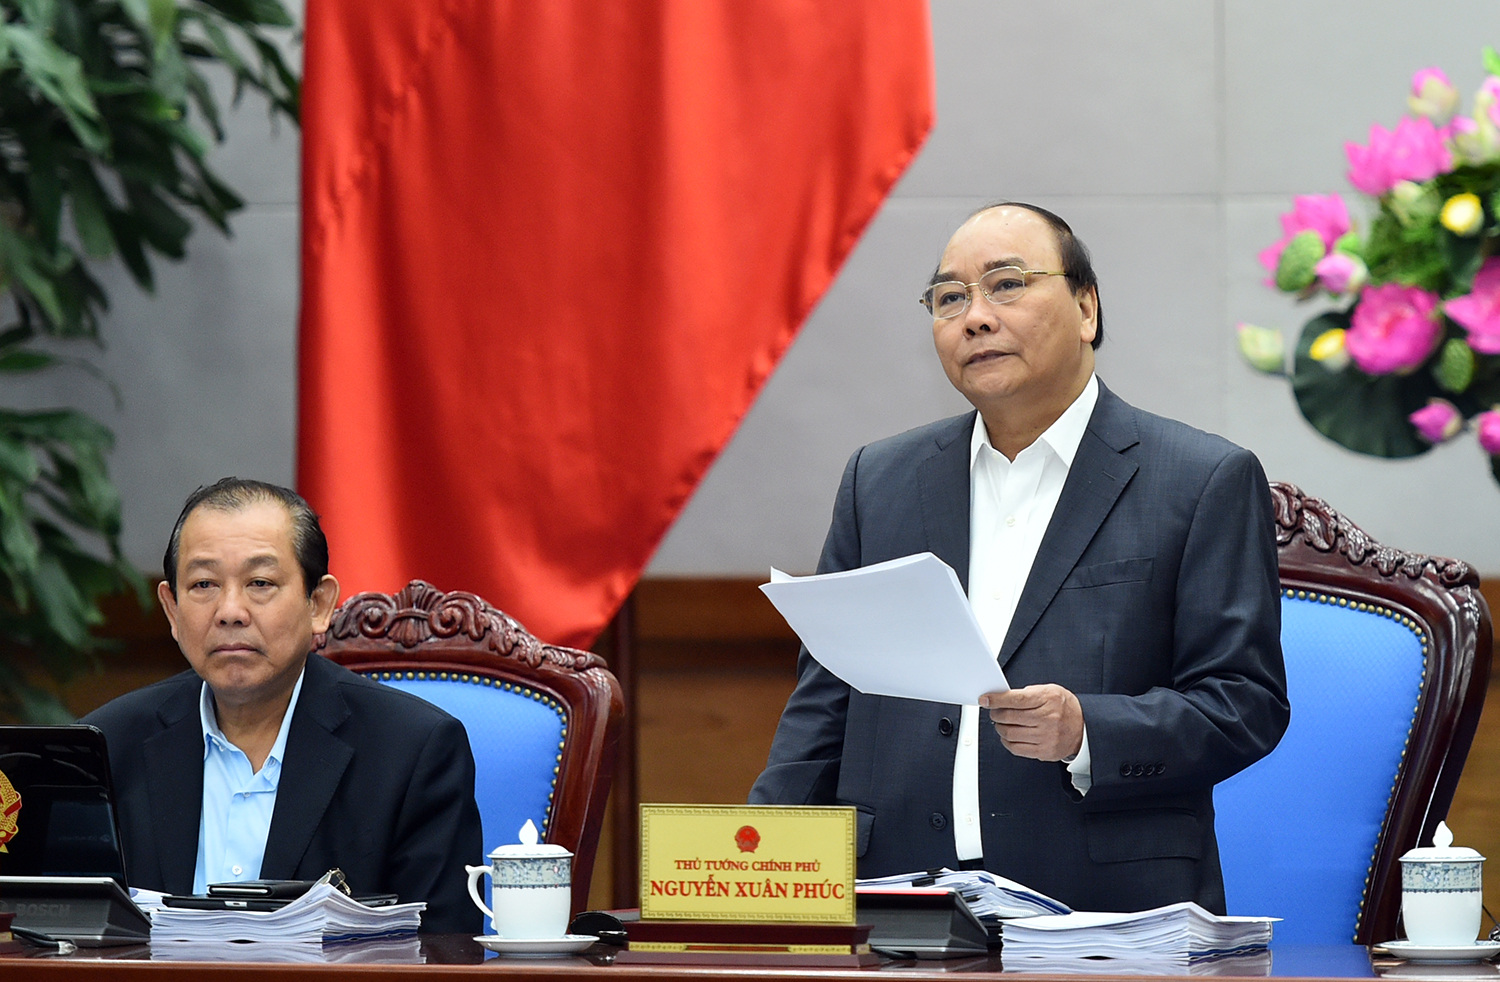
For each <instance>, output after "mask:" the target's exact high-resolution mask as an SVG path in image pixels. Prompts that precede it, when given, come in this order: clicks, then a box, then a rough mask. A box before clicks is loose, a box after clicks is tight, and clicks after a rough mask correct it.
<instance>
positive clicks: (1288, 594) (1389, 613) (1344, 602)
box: [1281, 587, 1432, 941]
mask: <svg viewBox="0 0 1500 982" xmlns="http://www.w3.org/2000/svg"><path fill="white" fill-rule="evenodd" d="M1281 595H1282V596H1283V597H1285V598H1287V599H1293V598H1295V599H1297V600H1314V601H1316V602H1318V603H1320V604H1333V603H1337V604H1338V605H1339V606H1340V607H1346V608H1349V609H1352V610H1357V611H1360V612H1362V613H1367V614H1378V615H1379V616H1381V617H1388V618H1390V619H1391V620H1393V621H1395V622H1396V623H1398V624H1400V625H1401V626H1402V627H1404V628H1406V629H1407V630H1409V631H1411V633H1412V634H1414V635H1416V637H1417V643H1418V644H1419V645H1420V646H1421V649H1422V674H1421V685H1420V686H1419V687H1418V688H1419V692H1420V689H1422V688H1425V687H1426V685H1427V658H1428V655H1430V654H1431V652H1432V643H1431V638H1430V637H1429V636H1428V635H1427V632H1426V631H1423V630H1422V628H1421V625H1419V624H1418V623H1417V622H1416V621H1415V620H1413V619H1412V618H1410V617H1408V616H1407V615H1406V614H1402V613H1399V612H1398V611H1395V610H1392V609H1391V608H1389V607H1381V606H1379V605H1377V604H1371V603H1365V602H1364V601H1355V602H1353V603H1351V602H1350V601H1349V600H1348V598H1346V597H1334V596H1332V595H1330V594H1326V593H1318V592H1315V591H1314V592H1311V593H1310V592H1309V591H1307V590H1295V591H1294V590H1292V589H1291V588H1290V587H1283V588H1282V590H1281ZM1421 702H1422V700H1421V698H1420V694H1419V696H1418V699H1417V704H1416V705H1414V706H1413V707H1412V711H1411V722H1410V723H1408V724H1407V727H1406V740H1405V741H1404V743H1403V746H1402V747H1401V758H1400V761H1399V763H1398V765H1397V767H1396V774H1395V776H1394V777H1393V778H1392V780H1391V790H1390V791H1389V793H1387V794H1386V796H1385V810H1386V814H1387V815H1389V814H1390V810H1391V802H1392V800H1394V799H1395V797H1396V787H1397V786H1398V785H1399V784H1400V783H1401V769H1402V768H1403V767H1405V766H1406V753H1407V750H1408V749H1410V747H1411V737H1412V734H1413V733H1414V732H1415V731H1416V728H1417V710H1418V709H1419V708H1420V707H1421ZM1381 831H1382V832H1384V831H1385V823H1384V822H1381ZM1374 878H1375V855H1374V854H1373V853H1372V854H1371V855H1370V865H1369V867H1368V868H1367V869H1366V870H1365V888H1364V890H1362V891H1360V898H1359V911H1358V912H1357V913H1356V915H1355V927H1356V930H1357V929H1358V922H1359V916H1360V915H1362V914H1363V913H1364V910H1365V897H1366V896H1367V895H1368V894H1369V889H1370V883H1371V882H1372V881H1373V880H1374ZM1349 940H1351V941H1356V940H1358V938H1357V936H1355V935H1351V936H1350V939H1349Z"/></svg>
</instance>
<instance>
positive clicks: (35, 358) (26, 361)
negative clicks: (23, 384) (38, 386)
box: [0, 351, 58, 372]
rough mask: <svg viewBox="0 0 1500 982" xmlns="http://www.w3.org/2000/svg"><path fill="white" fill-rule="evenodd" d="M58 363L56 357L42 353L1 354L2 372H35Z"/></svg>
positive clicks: (0, 369)
mask: <svg viewBox="0 0 1500 982" xmlns="http://www.w3.org/2000/svg"><path fill="white" fill-rule="evenodd" d="M57 362H58V358H57V356H56V355H49V354H45V353H44V352H41V351H11V352H7V353H5V354H0V372H34V371H37V370H38V369H41V368H47V367H49V366H51V365H56V364H57Z"/></svg>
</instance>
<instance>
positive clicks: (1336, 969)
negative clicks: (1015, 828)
mask: <svg viewBox="0 0 1500 982" xmlns="http://www.w3.org/2000/svg"><path fill="white" fill-rule="evenodd" d="M223 948H224V951H223V952H222V960H220V959H218V958H215V959H213V960H198V961H178V960H176V959H163V958H162V957H161V955H160V954H159V953H158V954H157V956H156V957H155V958H153V957H152V953H151V950H150V949H149V948H148V947H146V946H145V945H131V946H125V947H119V948H94V949H80V950H79V951H78V952H76V953H75V954H72V955H69V956H66V957H57V956H41V955H38V954H35V953H30V952H29V953H27V954H25V955H12V956H0V982H29V980H32V979H39V980H52V982H56V980H61V979H79V980H82V982H115V980H119V982H149V980H151V979H158V978H165V979H187V978H201V977H205V976H210V977H213V978H228V979H232V980H234V982H260V980H267V982H269V980H272V979H277V980H284V979H293V980H299V979H307V980H309V982H337V980H340V979H350V980H370V979H372V978H375V977H377V976H378V977H381V978H388V979H390V980H391V982H399V980H421V982H431V980H437V979H447V978H452V977H459V976H462V977H464V978H467V979H472V978H473V977H474V976H475V975H476V973H491V974H501V975H507V976H511V977H515V978H539V979H548V980H553V982H569V980H583V979H591V980H594V982H748V980H754V979H773V980H780V979H792V978H804V979H807V978H811V979H825V980H843V982H848V980H850V979H852V978H854V977H855V976H857V975H861V974H867V973H871V972H875V973H879V974H881V975H885V976H889V977H893V978H898V979H911V980H926V982H936V980H939V979H943V978H951V977H953V976H954V975H956V974H962V975H967V976H970V977H973V976H981V977H982V976H990V977H996V976H999V975H1004V976H1006V977H1007V978H1035V979H1044V978H1071V979H1075V980H1076V979H1079V978H1085V977H1086V978H1090V979H1098V980H1101V982H1105V980H1111V982H1123V980H1131V979H1140V978H1142V977H1143V976H1142V975H1140V974H1138V973H1132V972H1130V971H1129V969H1128V968H1126V967H1125V966H1124V964H1123V963H1113V964H1111V963H1108V962H1091V963H1085V964H1082V965H1080V966H1079V968H1080V970H1079V971H1078V972H1075V973H1054V972H1050V971H1049V972H1048V973H1035V972H1017V971H1007V970H1006V969H1005V967H1004V964H1003V959H1002V958H1001V957H1000V956H998V955H994V956H990V957H988V958H968V959H958V960H950V961H920V962H916V961H890V962H882V963H881V964H880V965H878V966H875V967H872V968H866V969H830V968H800V967H771V968H761V967H742V966H732V967H731V966H704V965H615V964H612V959H613V955H614V953H615V952H616V951H617V950H618V949H615V948H609V947H606V946H603V945H595V946H594V947H593V948H591V949H589V950H588V951H587V952H585V953H584V954H582V955H571V956H565V957H559V958H517V957H513V956H507V957H497V956H495V955H493V954H491V953H490V952H487V951H485V950H484V949H483V948H482V947H480V945H479V944H478V943H477V942H475V941H474V940H473V939H472V938H468V937H464V936H461V935H423V936H421V937H420V938H417V939H415V940H411V941H409V942H408V943H406V944H392V943H390V942H384V943H377V944H374V945H366V946H361V945H357V944H356V945H344V946H340V947H338V948H331V949H329V952H328V953H327V954H326V955H325V960H323V961H318V962H295V963H292V962H287V961H270V960H257V959H258V958H266V959H269V958H276V957H278V954H279V953H278V951H277V950H276V949H275V948H274V947H273V946H255V945H230V944H225V945H224V946H223ZM283 957H284V956H283ZM1214 967H1215V966H1213V965H1212V964H1210V965H1209V966H1200V968H1199V969H1196V970H1194V971H1193V972H1192V973H1190V974H1192V975H1198V974H1203V969H1205V968H1206V969H1207V970H1208V974H1217V973H1215V972H1213V969H1214ZM1269 974H1270V975H1271V976H1272V977H1275V978H1282V979H1299V978H1300V979H1359V978H1376V977H1388V978H1393V979H1411V980H1442V979H1496V980H1497V982H1500V967H1497V966H1496V965H1495V964H1493V963H1490V962H1479V963H1470V964H1462V965H1423V964H1415V963H1404V962H1399V961H1396V960H1394V959H1389V958H1385V957H1382V956H1380V955H1378V954H1377V955H1374V956H1372V955H1371V953H1370V952H1369V951H1367V950H1366V949H1364V948H1361V947H1358V946H1355V945H1272V948H1271V958H1270V967H1269ZM1167 977H1172V976H1167ZM1184 977H1185V976H1184ZM1221 977H1228V978H1250V977H1255V976H1252V975H1246V974H1239V975H1235V974H1229V975H1223V976H1221ZM1259 977H1264V973H1261V974H1260V975H1259Z"/></svg>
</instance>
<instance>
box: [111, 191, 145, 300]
mask: <svg viewBox="0 0 1500 982" xmlns="http://www.w3.org/2000/svg"><path fill="white" fill-rule="evenodd" d="M107 218H108V220H109V231H110V234H112V235H113V236H114V239H115V245H116V246H118V247H119V249H120V258H121V259H123V260H124V261H125V268H126V269H127V270H129V271H130V276H131V278H132V279H134V280H135V283H136V286H139V287H140V288H141V289H142V290H145V291H146V292H147V293H154V292H156V278H155V277H154V276H153V275H152V273H151V261H150V260H148V259H147V258H146V250H144V249H143V248H141V241H142V240H141V232H140V228H139V225H140V223H139V222H138V221H137V220H136V218H135V216H134V215H133V214H131V213H130V212H128V211H125V210H123V209H119V208H111V209H110V210H109V212H108V214H107Z"/></svg>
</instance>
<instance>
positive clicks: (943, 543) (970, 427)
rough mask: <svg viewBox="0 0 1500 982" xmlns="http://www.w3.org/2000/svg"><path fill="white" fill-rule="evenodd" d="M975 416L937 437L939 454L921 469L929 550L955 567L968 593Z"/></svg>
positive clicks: (960, 418) (971, 414)
mask: <svg viewBox="0 0 1500 982" xmlns="http://www.w3.org/2000/svg"><path fill="white" fill-rule="evenodd" d="M975 415H976V414H975V413H968V414H966V415H964V416H960V417H958V419H957V420H956V421H955V425H954V426H953V427H952V428H950V429H949V430H948V431H947V432H945V433H943V434H942V435H941V436H939V437H937V440H936V442H937V445H938V452H937V453H935V454H933V455H932V456H931V457H928V458H927V459H925V460H923V461H922V463H921V464H920V465H919V467H920V473H921V487H922V527H923V531H924V532H925V534H926V537H927V547H928V549H930V550H931V551H932V553H933V555H935V556H937V557H938V558H939V559H941V560H942V561H943V562H945V563H947V564H948V565H949V566H952V567H953V571H954V572H955V573H957V574H958V582H959V583H961V584H962V585H963V588H964V591H965V592H968V589H969V441H968V440H967V439H964V438H965V437H967V436H969V435H970V434H972V433H973V432H974V417H975Z"/></svg>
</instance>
